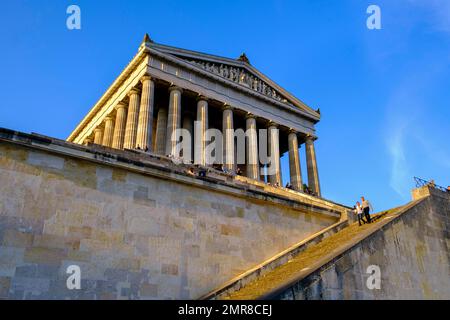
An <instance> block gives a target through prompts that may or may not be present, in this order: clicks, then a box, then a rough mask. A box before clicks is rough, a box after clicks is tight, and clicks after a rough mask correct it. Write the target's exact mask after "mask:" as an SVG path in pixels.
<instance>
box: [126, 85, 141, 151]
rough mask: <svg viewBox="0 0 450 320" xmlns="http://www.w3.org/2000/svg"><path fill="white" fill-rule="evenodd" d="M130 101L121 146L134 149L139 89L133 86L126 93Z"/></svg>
mask: <svg viewBox="0 0 450 320" xmlns="http://www.w3.org/2000/svg"><path fill="white" fill-rule="evenodd" d="M128 95H129V97H130V102H129V104H128V115H127V124H126V126H125V139H124V143H123V147H124V148H125V149H134V148H135V147H136V134H137V126H138V120H139V104H140V95H139V91H138V90H137V89H135V88H133V89H131V91H130V93H129V94H128Z"/></svg>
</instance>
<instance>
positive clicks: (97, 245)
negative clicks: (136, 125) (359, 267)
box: [0, 136, 339, 299]
mask: <svg viewBox="0 0 450 320" xmlns="http://www.w3.org/2000/svg"><path fill="white" fill-rule="evenodd" d="M16 138H17V137H15V136H14V137H13V136H8V139H3V140H0V298H4V299H5V298H6V299H64V298H83V299H171V298H188V299H189V298H198V297H199V296H201V295H203V294H206V293H207V292H209V291H211V290H213V289H214V288H216V287H218V286H220V285H221V284H223V283H224V282H226V281H227V280H229V279H231V278H233V277H236V276H238V275H239V274H241V273H243V272H244V271H246V270H247V269H250V268H251V267H254V266H255V265H257V264H259V263H261V262H262V261H264V260H266V259H268V258H270V257H272V256H273V255H275V254H277V253H278V252H280V251H282V250H284V249H286V248H287V247H289V246H291V245H293V244H294V243H296V242H298V241H300V240H301V239H303V238H305V237H306V236H308V235H311V234H313V233H315V232H317V231H319V230H321V229H323V228H325V227H327V226H330V225H331V224H333V223H336V222H337V220H338V219H339V217H336V215H335V216H333V215H326V214H322V213H317V212H313V209H311V210H303V209H302V210H300V209H298V208H294V207H290V206H287V205H281V204H277V203H276V201H275V200H274V201H270V196H268V195H264V199H266V200H260V199H252V198H249V197H241V196H237V195H233V194H230V193H226V192H222V191H220V189H218V188H216V189H214V188H201V187H199V186H197V185H195V183H197V182H195V181H194V179H193V178H192V179H191V180H192V181H193V182H192V184H191V185H190V184H189V181H190V180H188V179H187V178H186V179H187V180H186V181H184V182H183V183H181V182H177V181H176V180H174V179H173V176H174V174H173V173H170V172H164V171H161V170H160V171H158V170H154V171H153V172H154V174H142V173H139V172H137V171H136V170H134V169H133V170H131V165H130V169H127V166H126V164H122V167H118V166H114V165H111V163H108V161H106V160H104V158H102V157H100V156H98V155H90V156H91V157H92V158H93V159H94V158H95V159H96V160H95V161H94V160H90V159H87V156H85V153H86V152H87V151H86V150H88V149H89V148H86V147H82V146H72V145H71V144H67V145H52V143H51V142H49V141H47V140H45V139H44V142H42V145H41V142H39V141H37V142H35V141H31V142H30V139H29V138H26V139H28V140H27V142H26V143H25V142H23V141H19V142H17V141H14V140H15V139H16ZM19 140H20V139H19ZM71 148H72V149H71ZM44 149H45V150H44ZM194 182H195V183H194ZM223 188H225V187H223ZM69 265H78V266H80V268H81V279H82V281H81V290H68V289H67V287H66V280H67V277H68V276H69V275H67V274H66V268H67V267H68V266H69Z"/></svg>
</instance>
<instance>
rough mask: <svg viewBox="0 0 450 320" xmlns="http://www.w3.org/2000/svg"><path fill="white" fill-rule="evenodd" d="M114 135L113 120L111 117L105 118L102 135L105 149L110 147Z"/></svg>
mask: <svg viewBox="0 0 450 320" xmlns="http://www.w3.org/2000/svg"><path fill="white" fill-rule="evenodd" d="M113 135H114V118H113V117H112V116H107V117H106V118H105V132H104V133H103V143H102V144H103V145H104V146H105V147H112V141H113Z"/></svg>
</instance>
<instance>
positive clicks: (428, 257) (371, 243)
mask: <svg viewBox="0 0 450 320" xmlns="http://www.w3.org/2000/svg"><path fill="white" fill-rule="evenodd" d="M413 196H414V198H415V199H420V198H423V197H426V198H425V199H423V200H422V201H421V202H420V203H418V204H417V205H415V206H413V207H412V208H410V209H408V210H407V211H406V212H404V213H403V214H402V215H401V216H400V217H398V218H396V219H395V220H393V221H391V222H390V223H388V224H386V225H385V226H384V227H383V228H381V229H380V230H379V231H377V232H375V233H374V234H372V235H371V236H370V237H368V238H366V239H364V240H363V241H362V242H360V243H359V244H357V245H355V246H354V247H352V248H351V249H350V250H349V251H347V252H345V253H344V254H342V255H340V256H339V257H336V258H335V259H334V260H333V261H332V262H331V263H329V264H327V265H325V266H323V267H322V268H320V269H319V270H318V271H317V272H314V273H313V274H311V275H310V276H308V277H306V278H304V279H302V280H300V281H299V282H297V283H296V284H295V285H293V286H291V287H290V288H288V289H286V290H285V291H284V292H283V293H282V294H281V295H279V296H277V297H274V298H278V299H297V300H303V299H333V300H334V299H450V276H449V275H450V266H449V261H450V250H449V249H450V236H449V231H450V194H449V193H448V192H447V193H446V192H442V191H439V190H436V189H433V188H428V187H424V188H422V189H420V190H415V191H414V192H413ZM370 265H376V266H379V267H380V271H381V287H380V289H372V290H370V289H368V287H367V285H366V283H367V280H368V279H369V276H370V274H368V273H367V268H368V267H369V266H370Z"/></svg>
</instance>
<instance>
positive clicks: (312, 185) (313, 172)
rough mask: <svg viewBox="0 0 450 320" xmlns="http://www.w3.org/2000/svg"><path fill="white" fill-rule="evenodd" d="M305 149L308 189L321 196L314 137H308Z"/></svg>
mask: <svg viewBox="0 0 450 320" xmlns="http://www.w3.org/2000/svg"><path fill="white" fill-rule="evenodd" d="M305 148H306V167H307V169H308V187H309V189H310V190H311V191H312V192H314V193H315V194H317V195H318V196H320V195H321V193H320V183H319V171H318V169H317V160H316V151H315V149H314V138H313V137H311V136H307V137H306V141H305Z"/></svg>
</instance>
